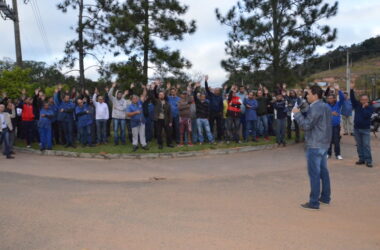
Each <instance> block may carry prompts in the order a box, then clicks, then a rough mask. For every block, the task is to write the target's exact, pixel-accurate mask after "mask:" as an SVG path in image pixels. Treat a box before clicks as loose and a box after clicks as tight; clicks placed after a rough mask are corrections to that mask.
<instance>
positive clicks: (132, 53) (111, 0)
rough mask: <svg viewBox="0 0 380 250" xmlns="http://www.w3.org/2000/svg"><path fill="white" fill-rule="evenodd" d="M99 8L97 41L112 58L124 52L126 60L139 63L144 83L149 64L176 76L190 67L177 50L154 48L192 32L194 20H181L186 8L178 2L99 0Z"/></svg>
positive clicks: (170, 0)
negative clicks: (100, 30)
mask: <svg viewBox="0 0 380 250" xmlns="http://www.w3.org/2000/svg"><path fill="white" fill-rule="evenodd" d="M98 8H100V9H102V10H104V12H105V15H103V16H101V15H100V17H99V15H98V19H100V20H101V21H99V22H101V25H100V27H103V29H102V31H103V32H102V33H103V36H101V37H98V40H100V42H101V43H103V44H104V45H105V46H108V48H109V49H110V50H111V51H113V52H114V54H115V56H117V55H119V54H120V53H121V52H123V53H124V54H125V55H128V56H129V58H131V59H132V58H136V59H138V61H141V62H142V65H143V76H144V83H147V81H148V63H149V62H150V63H151V64H152V66H155V70H157V71H161V72H162V71H165V72H174V73H178V72H179V71H180V70H181V69H183V68H189V67H191V64H190V62H189V61H188V60H186V59H185V58H183V57H182V56H181V55H180V52H179V51H170V50H169V48H168V47H163V48H161V47H159V46H158V45H157V41H159V40H161V41H162V42H165V41H169V40H182V39H183V38H184V35H185V34H192V33H194V32H195V30H196V25H195V21H194V20H192V21H190V22H189V23H186V22H185V21H184V20H183V19H181V16H183V15H184V14H185V13H186V12H187V10H188V7H187V6H185V5H182V4H180V3H179V1H177V0H168V1H150V0H127V1H117V0H107V1H105V0H102V1H98ZM128 66H133V64H132V65H131V64H129V65H128ZM135 66H136V67H139V65H135ZM149 66H150V65H149ZM136 70H137V71H138V70H139V68H137V69H136Z"/></svg>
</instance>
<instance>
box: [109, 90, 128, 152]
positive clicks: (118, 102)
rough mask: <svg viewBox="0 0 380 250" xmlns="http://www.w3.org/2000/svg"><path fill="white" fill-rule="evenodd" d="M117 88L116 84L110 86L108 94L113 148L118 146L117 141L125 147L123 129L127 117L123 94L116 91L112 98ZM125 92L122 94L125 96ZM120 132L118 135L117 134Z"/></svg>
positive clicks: (125, 101)
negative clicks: (110, 106)
mask: <svg viewBox="0 0 380 250" xmlns="http://www.w3.org/2000/svg"><path fill="white" fill-rule="evenodd" d="M116 86H117V84H116V83H113V84H112V87H111V89H110V90H109V92H108V97H109V98H110V100H111V102H112V121H113V136H114V143H115V146H117V145H119V140H120V141H121V144H122V145H125V128H126V117H127V112H126V110H127V100H125V99H124V98H123V93H121V92H119V91H116V96H114V93H113V92H114V90H115V87H116ZM127 93H128V92H125V93H124V94H127ZM119 130H120V133H119Z"/></svg>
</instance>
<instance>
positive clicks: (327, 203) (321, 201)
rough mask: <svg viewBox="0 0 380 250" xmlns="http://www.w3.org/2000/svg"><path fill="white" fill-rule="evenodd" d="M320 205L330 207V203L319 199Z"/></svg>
mask: <svg viewBox="0 0 380 250" xmlns="http://www.w3.org/2000/svg"><path fill="white" fill-rule="evenodd" d="M319 203H321V204H322V205H330V202H324V201H323V200H321V199H319Z"/></svg>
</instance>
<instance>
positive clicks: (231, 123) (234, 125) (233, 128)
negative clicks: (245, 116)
mask: <svg viewBox="0 0 380 250" xmlns="http://www.w3.org/2000/svg"><path fill="white" fill-rule="evenodd" d="M226 123H227V138H226V139H227V141H236V142H238V141H239V140H240V134H239V130H240V117H227V121H226Z"/></svg>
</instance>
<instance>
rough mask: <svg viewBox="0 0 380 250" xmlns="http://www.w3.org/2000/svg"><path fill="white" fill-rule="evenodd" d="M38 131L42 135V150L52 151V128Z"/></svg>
mask: <svg viewBox="0 0 380 250" xmlns="http://www.w3.org/2000/svg"><path fill="white" fill-rule="evenodd" d="M38 131H39V133H40V143H41V149H51V148H52V138H51V126H50V127H47V128H38Z"/></svg>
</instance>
